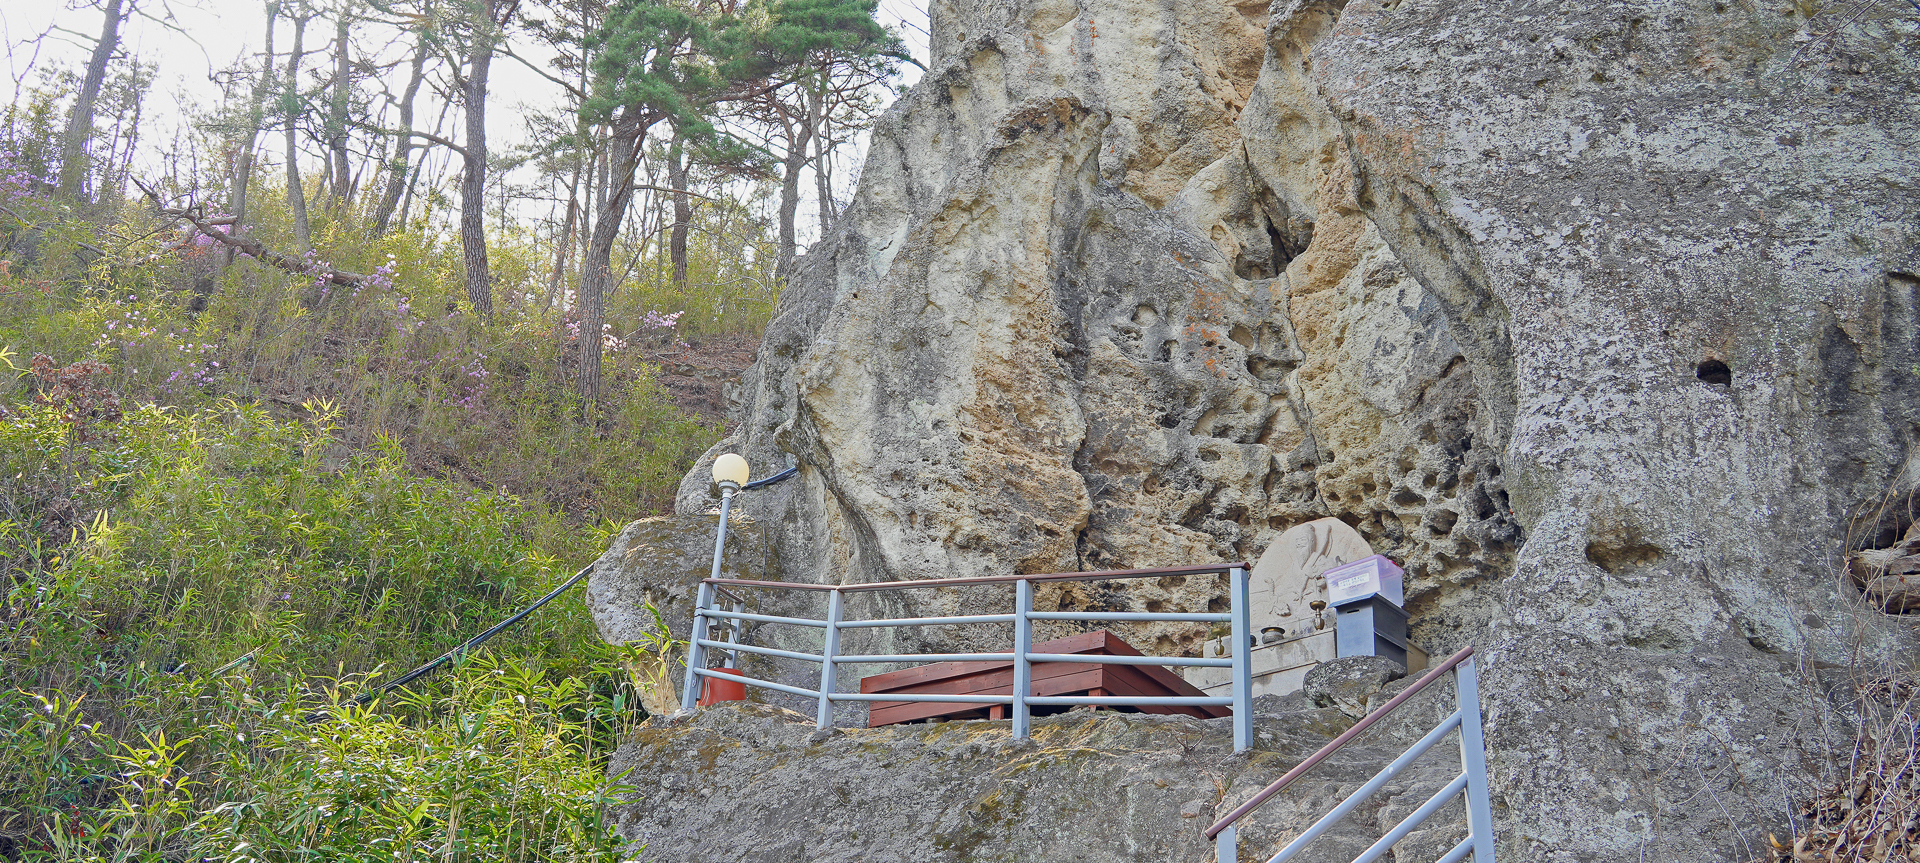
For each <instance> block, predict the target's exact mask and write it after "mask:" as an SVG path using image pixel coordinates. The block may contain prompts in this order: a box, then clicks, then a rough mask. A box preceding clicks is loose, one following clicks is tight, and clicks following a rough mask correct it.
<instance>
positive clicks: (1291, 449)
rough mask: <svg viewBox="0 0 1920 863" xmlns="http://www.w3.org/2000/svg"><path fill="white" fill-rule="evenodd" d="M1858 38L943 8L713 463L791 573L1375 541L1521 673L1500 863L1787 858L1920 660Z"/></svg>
mask: <svg viewBox="0 0 1920 863" xmlns="http://www.w3.org/2000/svg"><path fill="white" fill-rule="evenodd" d="M1811 8H1812V7H1810V6H1809V5H1808V4H1797V3H1788V2H1786V0H1780V2H1722V0H1637V2H1627V0H1622V2H1608V3H1593V4H1568V3H1539V2H1531V0H1351V2H1340V0H1279V2H1275V3H1273V4H1272V6H1271V8H1269V6H1268V5H1267V4H1265V3H1259V2H1240V3H1235V2H1230V0H1179V2H1172V0H1167V1H1166V2H1151V0H934V2H933V4H932V9H931V15H932V34H933V62H932V63H931V64H930V66H931V68H932V71H931V72H929V74H928V75H927V76H926V77H925V79H924V80H923V81H922V82H921V83H920V84H918V85H917V86H916V87H914V88H913V89H912V90H911V91H910V92H909V93H907V94H906V95H905V96H904V97H903V98H902V99H901V100H900V101H899V103H898V104H897V105H896V106H895V107H894V108H893V109H892V110H891V111H890V112H889V113H888V114H887V115H886V116H885V118H884V119H883V120H882V121H881V123H880V124H879V125H878V126H877V127H876V129H875V130H874V134H873V139H872V146H871V150H870V155H869V158H868V162H867V164H866V167H865V169H864V171H863V173H862V175H861V183H860V187H859V191H858V193H857V195H856V196H855V199H854V201H853V203H852V205H851V206H850V207H849V208H848V210H847V211H846V213H845V214H844V216H843V217H842V218H841V219H840V221H839V223H838V227H837V228H836V230H835V231H834V233H833V234H832V235H831V236H829V237H828V238H826V239H825V240H824V241H823V242H822V243H820V244H819V245H818V246H817V247H816V249H815V250H814V251H813V252H812V253H811V254H809V255H808V256H807V257H806V258H805V259H804V261H803V262H802V263H801V265H800V267H799V268H798V271H797V275H796V277H795V279H794V280H793V282H792V284H791V285H790V286H789V287H788V288H787V290H786V293H785V294H784V295H783V297H782V300H781V306H780V310H779V312H778V315H777V317H776V319H775V320H774V322H773V324H772V326H771V328H770V329H769V331H768V333H767V338H766V341H765V344H764V346H763V348H762V350H761V352H760V354H759V357H758V358H757V360H756V362H755V364H754V366H753V367H752V368H751V369H750V370H749V372H748V373H747V375H746V377H745V379H744V381H743V386H742V388H741V402H740V404H739V405H738V418H739V420H740V425H739V430H738V432H737V433H736V434H735V436H734V437H732V438H729V439H728V440H727V441H725V442H723V443H722V444H720V445H719V446H718V447H716V449H715V453H717V452H722V451H728V450H734V451H739V452H742V453H744V454H746V455H747V456H748V457H749V458H750V459H751V460H752V461H753V462H754V463H755V464H756V465H757V466H760V469H761V470H762V471H763V472H766V471H771V470H774V469H778V467H780V466H782V465H783V464H784V463H786V462H788V461H793V462H795V463H797V464H799V465H800V467H801V470H800V474H799V476H798V478H797V479H795V480H793V481H790V482H787V483H785V484H783V485H779V486H774V487H770V488H768V489H766V490H762V491H756V492H753V493H751V494H749V495H747V496H745V497H744V498H743V507H744V510H745V512H746V513H747V515H748V516H749V517H750V518H752V519H753V520H754V521H755V523H756V524H757V528H756V530H757V534H756V535H757V537H758V539H757V540H756V541H758V542H763V543H764V546H765V560H766V562H767V565H768V567H769V568H771V569H772V570H774V571H777V572H778V573H779V574H780V577H783V578H786V579H789V580H801V581H818V582H832V583H852V582H871V581H883V580H897V579H911V578H927V577H949V576H969V575H989V574H1004V573H1007V572H1046V571H1059V570H1096V569H1110V568H1127V567H1147V566H1156V565H1173V564H1180V563H1189V562H1195V561H1213V560H1223V559H1249V558H1252V557H1254V556H1257V555H1258V554H1259V553H1260V552H1261V551H1262V550H1263V549H1264V548H1265V547H1266V545H1267V544H1268V543H1270V542H1271V541H1272V540H1273V539H1274V538H1275V537H1276V536H1278V534H1279V532H1280V531H1282V530H1284V529H1285V528H1287V527H1289V526H1291V525H1293V524H1296V523H1299V522H1301V521H1305V520H1308V519H1312V518H1318V517H1323V516H1329V515H1331V516H1336V517H1339V518H1341V519H1343V520H1346V521H1348V522H1349V523H1350V524H1352V525H1354V526H1355V527H1356V528H1358V529H1359V530H1360V531H1361V533H1362V534H1363V535H1365V536H1366V537H1367V538H1368V539H1369V540H1370V541H1371V542H1372V543H1373V544H1374V547H1375V549H1376V550H1378V551H1381V552H1384V553H1386V554H1388V555H1390V556H1391V557H1393V558H1394V559H1396V560H1398V561H1401V562H1403V563H1404V565H1405V567H1406V570H1407V576H1408V583H1407V591H1408V604H1409V609H1410V611H1411V612H1412V614H1413V621H1414V640H1415V641H1416V642H1418V643H1420V644H1421V645H1422V646H1424V647H1426V649H1427V650H1429V651H1430V652H1434V653H1438V654H1444V653H1446V652H1450V651H1451V650H1453V649H1455V648H1457V647H1459V646H1461V645H1464V644H1468V643H1472V644H1475V645H1477V646H1479V647H1480V648H1481V649H1482V651H1483V653H1482V654H1481V655H1482V656H1483V658H1484V659H1483V661H1484V666H1483V668H1484V675H1485V677H1484V680H1485V683H1484V687H1485V693H1486V695H1485V701H1486V709H1487V711H1488V716H1489V738H1488V740H1489V748H1490V750H1491V751H1490V757H1491V764H1492V772H1493V785H1494V790H1495V806H1496V809H1497V810H1498V812H1497V815H1498V818H1497V821H1498V828H1499V831H1500V842H1501V848H1502V853H1503V854H1512V855H1514V856H1513V859H1530V860H1614V859H1637V860H1645V861H1699V860H1722V859H1735V858H1736V857H1738V858H1740V859H1745V857H1742V856H1741V855H1743V854H1745V855H1748V856H1751V851H1750V849H1748V848H1747V847H1746V846H1745V845H1744V844H1743V842H1745V841H1747V840H1748V839H1750V837H1751V836H1752V835H1753V831H1754V829H1756V828H1757V827H1758V826H1759V825H1762V824H1767V823H1773V822H1774V821H1777V820H1778V819H1780V818H1782V817H1784V811H1785V805H1784V804H1783V803H1782V802H1781V801H1782V797H1783V791H1784V788H1783V784H1782V783H1783V780H1782V777H1785V776H1808V777H1810V776H1814V775H1817V774H1818V773H1819V772H1820V770H1821V769H1823V767H1824V766H1825V765H1826V764H1827V763H1828V761H1827V759H1828V758H1829V757H1830V747H1829V744H1828V743H1827V742H1826V739H1825V738H1824V737H1822V736H1821V734H1822V731H1821V725H1820V723H1821V716H1822V715H1823V714H1822V710H1823V708H1822V704H1823V702H1822V701H1821V698H1820V695H1819V693H1820V689H1819V685H1818V684H1819V677H1820V674H1821V673H1823V672H1822V669H1823V668H1825V667H1826V666H1827V665H1828V664H1829V663H1834V662H1839V661H1841V660H1843V659H1845V658H1846V657H1847V656H1848V655H1849V653H1848V652H1849V650H1851V649H1852V648H1853V645H1854V644H1855V643H1856V642H1862V643H1864V644H1865V645H1866V651H1867V652H1868V653H1872V652H1875V651H1881V652H1885V651H1895V650H1898V649H1899V645H1900V644H1902V643H1903V642H1900V641H1899V639H1900V638H1902V637H1905V636H1904V635H1903V634H1902V631H1901V630H1899V629H1898V628H1895V627H1890V626H1885V625H1882V624H1883V621H1878V620H1868V621H1867V623H1868V626H1867V628H1866V629H1864V630H1862V629H1860V628H1858V627H1855V626H1853V625H1852V622H1853V621H1855V620H1856V619H1857V618H1856V617H1855V614H1856V611H1855V610H1854V608H1855V606H1854V605H1853V603H1852V601H1851V597H1850V595H1849V593H1848V591H1851V590H1852V588H1851V587H1850V586H1846V585H1844V584H1843V583H1842V580H1841V579H1839V578H1837V577H1836V572H1837V565H1838V561H1839V560H1840V559H1841V555H1842V554H1843V553H1844V552H1845V551H1847V550H1848V549H1847V547H1846V545H1847V537H1848V531H1849V528H1850V524H1851V521H1850V519H1851V518H1852V517H1853V516H1854V515H1856V514H1857V513H1858V512H1859V510H1860V509H1861V508H1862V507H1863V506H1865V505H1867V504H1869V503H1870V502H1872V501H1875V500H1879V499H1880V498H1881V496H1882V495H1883V494H1884V493H1885V492H1886V491H1887V489H1888V488H1889V487H1890V485H1891V486H1894V487H1896V489H1898V488H1901V487H1903V486H1902V485H1901V484H1903V483H1905V484H1907V485H1911V483H1912V482H1913V479H1914V474H1915V473H1916V470H1920V469H1917V468H1914V467H1912V466H1909V465H1908V464H1907V461H1908V457H1909V454H1910V452H1911V451H1912V444H1913V439H1914V433H1915V429H1916V421H1917V420H1920V416H1916V413H1917V412H1920V342H1917V341H1916V340H1917V339H1920V305H1917V303H1920V300H1917V298H1916V288H1920V245H1917V241H1920V190H1916V183H1920V148H1915V147H1913V146H1912V144H1911V142H1912V141H1914V140H1916V134H1920V99H1917V98H1916V92H1915V85H1914V83H1913V82H1914V81H1915V80H1916V77H1915V72H1916V71H1920V69H1917V68H1916V66H1920V63H1916V62H1915V60H1914V57H1915V56H1916V55H1915V50H1916V48H1920V36H1917V35H1916V28H1915V26H1914V23H1913V21H1912V19H1911V16H1909V17H1908V18H1904V19H1903V18H1898V17H1890V18H1889V17H1868V18H1866V19H1863V20H1862V21H1861V22H1859V23H1857V24H1855V25H1852V26H1849V27H1846V28H1843V29H1842V30H1841V31H1840V32H1838V33H1837V34H1834V35H1833V36H1832V37H1831V38H1823V37H1824V36H1825V34H1826V25H1822V24H1818V23H1814V22H1810V21H1809V20H1808V19H1807V18H1805V17H1804V13H1805V12H1807V11H1811ZM1823 20H1824V19H1823ZM711 455H712V454H709V458H710V457H711ZM711 503H712V499H711V488H710V484H709V483H708V481H707V465H706V463H705V461H704V460H703V462H702V463H701V464H700V465H698V466H696V468H695V469H694V471H693V472H692V473H690V474H689V475H688V478H687V480H686V481H685V482H684V483H683V485H682V487H681V492H680V496H679V500H678V507H679V509H680V510H681V512H682V513H684V514H693V513H698V512H701V511H703V510H705V509H706V508H708V507H709V506H710V505H711ZM1909 521H1910V519H1909ZM1883 527H1884V528H1885V529H1886V530H1891V531H1892V536H1896V537H1897V536H1898V535H1899V533H1900V531H1901V530H1904V529H1905V527H1906V525H1905V524H1904V523H1903V524H1898V525H1891V526H1883ZM635 577H641V578H644V577H646V576H645V574H644V573H641V574H639V575H638V576H636V575H635V573H634V572H633V570H632V569H631V568H630V567H629V568H627V569H624V570H623V569H622V568H621V567H620V566H619V565H616V563H615V562H609V563H608V564H607V565H605V566H603V567H602V569H601V571H600V572H599V573H598V574H596V576H595V579H594V586H593V588H592V589H593V590H594V591H595V593H596V596H598V597H607V596H611V595H613V594H612V593H611V592H612V591H614V590H616V589H617V588H616V586H617V585H618V584H619V583H621V582H622V581H623V579H624V580H631V579H632V578H635ZM695 577H697V576H695ZM1223 592H1224V591H1223V585H1221V584H1219V583H1217V582H1215V581H1213V580H1211V579H1191V580H1181V579H1166V580H1161V581H1157V582H1151V583H1135V584H1134V585H1133V586H1131V587H1121V586H1117V585H1116V586H1114V587H1112V588H1110V589H1109V588H1105V587H1095V588H1088V587H1073V588H1066V589H1059V590H1053V591H1050V592H1044V593H1042V594H1041V597H1040V601H1041V604H1042V605H1043V606H1047V607H1060V608H1076V607H1100V608H1131V609H1138V610H1149V609H1160V608H1167V609H1177V608H1183V607H1186V608H1196V607H1197V608H1204V607H1206V606H1207V604H1208V603H1209V602H1210V601H1216V600H1217V599H1218V597H1219V596H1221V595H1222V593H1223ZM896 601H898V602H903V603H907V604H908V605H912V604H913V602H916V601H912V600H896ZM968 601H969V600H966V599H964V598H952V597H947V598H941V599H929V600H923V601H918V602H919V603H920V604H919V605H917V606H914V607H911V608H905V609H898V610H902V611H914V612H919V613H930V612H933V611H937V610H941V609H944V608H951V607H956V606H958V605H964V604H965V603H966V602H968ZM600 604H601V605H606V603H605V602H600ZM676 613H684V609H681V610H680V611H678V612H676ZM616 616H617V615H616ZM608 619H610V618H608V617H605V616H603V623H604V622H605V621H606V620H608ZM1125 634H1126V635H1127V637H1128V638H1129V639H1130V640H1132V641H1133V642H1134V643H1135V644H1136V645H1138V646H1140V647H1142V648H1143V649H1149V650H1154V651H1158V652H1166V653H1179V652H1190V651H1193V650H1195V649H1196V647H1197V642H1198V641H1199V640H1200V639H1201V638H1204V637H1205V633H1204V632H1200V631H1197V630H1192V629H1183V628H1181V627H1179V626H1173V625H1141V626H1136V627H1132V628H1129V629H1126V630H1125ZM769 637H770V638H772V636H769ZM1002 637H1003V636H999V635H997V634H985V635H979V636H973V637H972V639H973V640H972V641H970V640H969V637H967V636H962V635H956V634H954V633H952V632H948V631H941V632H924V633H908V634H903V635H900V636H897V637H896V640H897V643H890V644H876V645H874V646H875V647H876V649H885V648H895V649H908V648H914V647H918V646H921V645H923V644H937V645H939V646H942V647H965V646H968V645H970V644H972V643H973V641H979V642H981V643H982V644H983V645H984V643H985V642H986V641H991V640H993V639H995V638H1002ZM1569 672H1571V673H1569Z"/></svg>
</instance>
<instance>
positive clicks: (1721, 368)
mask: <svg viewBox="0 0 1920 863" xmlns="http://www.w3.org/2000/svg"><path fill="white" fill-rule="evenodd" d="M1693 374H1694V376H1695V377H1697V378H1699V379H1701V380H1703V381H1706V382H1707V383H1710V384H1714V385H1717V386H1723V387H1725V386H1732V385H1733V369H1730V368H1727V364H1726V363H1723V362H1721V361H1719V360H1715V359H1706V360H1701V361H1700V366H1699V367H1698V368H1696V369H1694V371H1693Z"/></svg>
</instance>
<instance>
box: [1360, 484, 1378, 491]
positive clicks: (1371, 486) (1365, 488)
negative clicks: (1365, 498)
mask: <svg viewBox="0 0 1920 863" xmlns="http://www.w3.org/2000/svg"><path fill="white" fill-rule="evenodd" d="M1379 490H1380V487H1379V486H1377V485H1374V484H1373V483H1371V482H1362V483H1360V493H1361V494H1373V493H1374V492H1376V491H1379Z"/></svg>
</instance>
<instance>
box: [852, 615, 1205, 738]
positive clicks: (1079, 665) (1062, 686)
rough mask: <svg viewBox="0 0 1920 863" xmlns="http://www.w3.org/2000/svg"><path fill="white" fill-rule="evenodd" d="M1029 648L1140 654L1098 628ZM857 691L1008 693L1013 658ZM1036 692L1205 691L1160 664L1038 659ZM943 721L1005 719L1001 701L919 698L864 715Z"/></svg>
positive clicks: (898, 676) (872, 719) (1037, 710)
mask: <svg viewBox="0 0 1920 863" xmlns="http://www.w3.org/2000/svg"><path fill="white" fill-rule="evenodd" d="M1033 652H1034V653H1091V654H1106V655H1108V656H1140V655H1141V653H1140V651H1138V650H1134V649H1133V645H1130V644H1128V643H1126V642H1125V641H1122V640H1121V639H1120V637H1119V636H1117V635H1114V634H1113V633H1111V632H1108V631H1106V630H1104V629H1100V630H1095V631H1093V632H1086V633H1082V634H1080V635H1075V636H1071V637H1068V638H1059V639H1055V640H1053V641H1048V642H1043V643H1041V644H1036V645H1034V646H1033ZM860 691H861V692H870V693H888V692H902V693H905V692H913V693H919V694H922V695H935V694H938V695H1012V694H1013V663H1012V662H935V663H932V664H930V665H923V666H920V667H919V668H909V669H906V670H904V671H889V672H887V673H886V674H876V675H874V676H872V677H865V678H861V680H860ZM1030 695H1035V696H1053V695H1139V696H1155V697H1157V696H1169V695H1180V696H1193V697H1202V696H1205V695H1206V693H1204V692H1201V691H1200V690H1199V689H1197V688H1195V687H1194V686H1193V684H1191V683H1188V682H1186V681H1185V680H1182V679H1181V678H1180V676H1179V675H1176V674H1174V673H1173V672H1171V671H1168V670H1166V669H1165V668H1162V667H1161V666H1158V665H1101V664H1097V663H1092V662H1036V663H1034V664H1033V692H1032V693H1030ZM1030 709H1031V710H1032V711H1033V715H1035V716H1045V715H1047V714H1050V713H1064V712H1066V711H1067V710H1070V709H1072V708H1071V707H1069V706H1066V705H1053V704H1048V705H1040V704H1036V705H1033V706H1032V708H1030ZM1114 709H1116V710H1125V711H1138V712H1141V713H1166V714H1182V715H1186V716H1193V717H1197V718H1200V719H1208V718H1213V717H1220V716H1226V715H1227V714H1228V710H1227V708H1225V707H1215V706H1195V707H1186V706H1181V707H1131V706H1118V707H1115V708H1114ZM936 717H938V718H942V719H1005V718H1007V705H1005V704H955V703H953V702H945V703H932V702H924V701H876V702H873V708H872V710H871V711H870V712H869V713H868V714H867V727H869V728H872V727H876V726H880V725H893V724H895V723H899V722H917V721H920V720H925V719H933V718H936Z"/></svg>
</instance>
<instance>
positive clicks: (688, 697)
mask: <svg viewBox="0 0 1920 863" xmlns="http://www.w3.org/2000/svg"><path fill="white" fill-rule="evenodd" d="M752 472H753V469H752V468H751V467H749V466H748V465H747V460H746V459H744V458H741V457H740V456H739V455H738V454H735V453H725V454H723V455H721V456H720V457H719V458H716V459H714V460H713V481H714V483H715V484H717V485H719V486H720V530H719V531H718V532H717V533H716V534H715V535H714V538H713V572H712V574H711V575H710V576H709V578H719V577H720V562H721V559H722V558H724V557H725V555H726V551H727V516H728V515H729V514H730V513H731V512H732V511H733V493H734V492H737V491H739V490H740V489H741V487H743V486H745V485H746V484H747V478H748V477H749V476H751V475H752ZM713 593H714V585H712V584H708V583H702V584H701V585H700V590H699V591H698V592H697V593H696V594H695V598H694V601H693V607H694V618H693V637H692V638H691V639H690V640H689V641H690V644H689V646H688V648H687V679H686V686H685V687H684V688H683V689H682V690H681V696H680V704H681V707H683V708H685V709H688V710H691V709H693V707H694V706H695V702H696V701H698V699H699V693H700V692H701V684H700V673H699V672H700V669H702V668H704V667H705V666H706V659H707V652H706V650H705V649H704V648H703V647H702V646H701V644H700V642H701V641H703V640H705V639H706V637H707V629H708V623H707V617H706V615H704V614H702V613H701V611H702V610H703V609H705V608H707V607H708V606H710V605H716V603H715V602H714V601H713ZM733 626H734V627H735V630H734V631H735V636H736V638H737V637H738V627H739V626H740V621H739V620H738V619H736V620H734V621H733ZM729 659H730V660H731V659H733V657H729ZM732 664H733V662H731V661H730V662H729V666H731V665H732Z"/></svg>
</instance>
